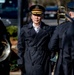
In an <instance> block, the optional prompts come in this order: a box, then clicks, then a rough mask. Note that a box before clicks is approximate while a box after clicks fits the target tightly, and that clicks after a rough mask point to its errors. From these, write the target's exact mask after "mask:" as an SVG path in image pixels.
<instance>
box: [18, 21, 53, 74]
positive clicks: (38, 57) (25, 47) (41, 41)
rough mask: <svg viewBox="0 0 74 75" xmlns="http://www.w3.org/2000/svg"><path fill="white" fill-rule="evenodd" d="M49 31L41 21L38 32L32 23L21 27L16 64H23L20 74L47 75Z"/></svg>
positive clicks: (50, 31) (48, 27)
mask: <svg viewBox="0 0 74 75" xmlns="http://www.w3.org/2000/svg"><path fill="white" fill-rule="evenodd" d="M51 33H52V29H51V27H50V26H48V25H45V24H44V23H43V22H41V29H40V31H39V33H36V32H35V30H34V28H33V26H32V23H30V24H28V25H25V26H24V27H23V28H22V29H21V34H20V36H19V39H18V56H19V59H18V65H21V66H23V68H22V72H23V74H22V75H49V67H50V66H49V65H50V60H49V59H50V52H49V50H48V41H49V40H50V37H51Z"/></svg>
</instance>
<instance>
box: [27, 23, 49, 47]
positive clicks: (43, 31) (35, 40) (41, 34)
mask: <svg viewBox="0 0 74 75" xmlns="http://www.w3.org/2000/svg"><path fill="white" fill-rule="evenodd" d="M29 28H30V29H29V32H28V33H29V34H30V35H31V36H32V37H34V38H33V41H32V43H30V45H31V46H33V45H36V44H38V42H40V41H41V39H42V38H44V37H45V35H46V33H47V32H48V30H47V29H46V26H45V25H44V24H43V23H41V29H40V31H39V33H36V32H35V30H34V28H33V26H32V24H30V25H29Z"/></svg>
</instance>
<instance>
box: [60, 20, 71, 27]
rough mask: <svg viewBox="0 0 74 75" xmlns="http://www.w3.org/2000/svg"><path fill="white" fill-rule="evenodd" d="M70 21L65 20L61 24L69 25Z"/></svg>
mask: <svg viewBox="0 0 74 75" xmlns="http://www.w3.org/2000/svg"><path fill="white" fill-rule="evenodd" d="M69 23H70V21H65V22H62V23H61V24H60V25H59V26H64V25H68V24H69Z"/></svg>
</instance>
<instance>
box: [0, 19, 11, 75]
mask: <svg viewBox="0 0 74 75" xmlns="http://www.w3.org/2000/svg"><path fill="white" fill-rule="evenodd" d="M7 44H9V47H8V45H7ZM6 52H7V53H6ZM9 53H10V41H9V36H8V33H7V30H6V27H5V25H4V24H3V22H2V21H1V20H0V75H9V74H10V65H9Z"/></svg>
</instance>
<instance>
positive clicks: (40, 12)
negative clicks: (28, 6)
mask: <svg viewBox="0 0 74 75" xmlns="http://www.w3.org/2000/svg"><path fill="white" fill-rule="evenodd" d="M42 13H43V12H42V11H38V10H37V11H35V10H34V11H32V14H42Z"/></svg>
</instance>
